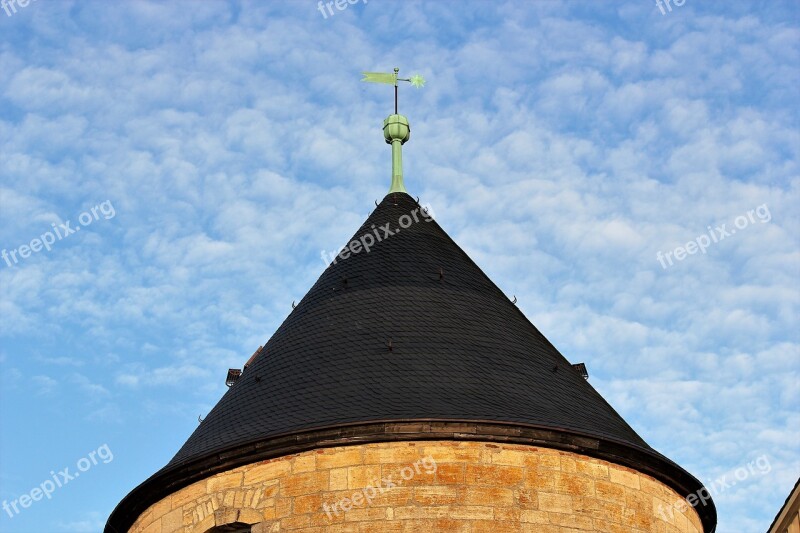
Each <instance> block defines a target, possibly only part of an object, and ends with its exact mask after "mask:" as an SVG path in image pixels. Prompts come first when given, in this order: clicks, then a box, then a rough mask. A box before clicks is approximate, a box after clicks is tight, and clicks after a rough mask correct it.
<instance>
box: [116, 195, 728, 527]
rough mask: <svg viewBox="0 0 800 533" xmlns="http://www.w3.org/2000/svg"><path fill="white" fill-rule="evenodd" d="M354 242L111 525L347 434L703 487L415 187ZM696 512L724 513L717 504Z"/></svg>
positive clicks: (710, 518)
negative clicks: (509, 450) (185, 490)
mask: <svg viewBox="0 0 800 533" xmlns="http://www.w3.org/2000/svg"><path fill="white" fill-rule="evenodd" d="M350 242H351V243H353V242H358V243H360V246H359V245H351V246H350V248H351V250H352V251H350V252H349V255H348V254H347V253H343V254H340V255H341V256H343V257H344V256H346V258H337V259H336V261H335V262H334V263H332V264H331V265H329V266H328V268H327V269H326V270H325V271H324V272H323V274H322V275H321V276H320V278H319V279H318V280H317V282H316V283H315V284H314V286H313V287H312V288H311V290H309V292H308V294H306V295H305V297H304V298H303V299H302V300H301V301H300V302H299V304H298V305H297V306H296V308H295V309H293V310H292V312H291V313H290V314H289V316H288V317H287V318H286V320H285V321H284V322H283V324H282V325H281V326H280V327H279V328H278V330H277V331H276V332H275V334H274V335H273V336H272V338H271V339H270V340H269V341H268V342H267V344H266V345H265V346H264V347H263V348H262V349H261V350H260V352H259V353H258V354H257V355H256V356H255V358H254V359H253V360H252V363H251V364H250V365H249V366H248V367H247V369H246V370H245V371H244V372H243V374H242V376H241V378H240V379H239V380H238V381H237V382H236V383H235V384H234V385H233V386H232V387H231V388H230V389H229V390H228V391H227V392H226V394H225V395H224V396H223V397H222V399H221V400H220V401H219V403H218V404H217V405H216V406H215V407H214V409H213V410H212V411H211V412H210V413H209V414H208V415H207V416H206V418H205V419H204V420H203V422H202V423H201V424H200V425H199V426H198V428H197V429H196V430H195V432H194V433H193V434H192V435H191V437H190V438H189V440H188V441H187V442H186V443H185V444H184V445H183V447H182V448H181V449H180V450H179V451H178V453H177V454H176V455H175V457H174V458H173V459H172V460H171V461H170V463H169V464H168V465H167V466H166V467H165V468H164V469H162V470H161V471H159V472H158V473H156V474H155V475H154V476H152V477H151V478H150V479H149V480H147V481H146V482H145V483H143V484H142V485H140V487H138V488H137V489H136V490H135V491H134V492H132V493H131V494H130V495H129V496H128V497H127V498H126V499H125V500H123V502H122V503H120V505H119V506H118V508H117V510H115V512H114V514H113V515H112V517H111V518H110V519H109V526H111V525H112V524H118V525H121V526H124V525H125V524H127V523H128V522H132V520H133V519H135V516H137V515H136V511H137V510H138V511H139V512H141V511H143V510H144V508H142V505H143V503H142V502H143V501H144V502H147V501H150V503H153V502H154V501H156V499H158V498H159V497H163V496H164V495H166V494H168V493H169V492H170V491H174V490H177V489H178V488H180V487H182V486H185V485H187V484H189V483H190V482H192V481H194V480H197V479H201V478H202V477H204V476H208V475H210V474H212V473H215V472H218V471H222V470H224V469H227V468H232V467H234V466H238V465H240V464H245V463H247V462H252V461H254V460H258V459H263V458H268V457H274V456H278V455H281V454H286V453H292V452H295V451H300V450H304V449H311V448H313V447H318V446H323V445H333V444H336V443H341V442H342V441H344V440H347V439H348V438H351V439H353V441H358V442H369V441H376V440H386V439H387V438H395V439H406V440H408V439H416V438H437V437H439V438H441V435H446V437H445V438H471V439H473V440H501V441H505V442H527V443H532V444H537V445H546V446H552V447H556V448H562V449H569V450H573V451H577V452H579V453H585V454H588V455H593V456H596V457H600V458H604V459H607V460H611V461H614V462H617V463H620V464H624V465H627V466H631V467H632V468H636V469H637V470H639V471H642V472H645V473H648V474H651V475H653V476H654V477H656V478H658V479H660V480H662V481H663V482H665V483H666V484H667V485H669V486H671V487H673V488H675V489H676V490H677V491H678V492H679V493H680V494H684V495H686V494H690V493H692V492H695V491H697V490H699V488H701V487H702V485H701V484H700V483H699V482H698V481H697V480H696V479H695V478H693V477H692V476H691V475H690V474H688V473H687V472H686V471H684V470H683V469H681V468H680V467H679V466H677V465H676V464H675V463H673V462H671V461H670V460H669V459H667V458H665V457H664V456H662V455H661V454H659V453H657V452H655V451H654V450H652V449H651V448H650V447H649V446H648V445H647V444H646V443H645V442H644V440H642V438H641V437H639V435H637V434H636V432H635V431H634V430H633V429H632V428H631V427H630V426H629V425H628V424H627V423H626V422H625V421H624V420H623V419H622V417H621V416H620V415H619V414H618V413H617V412H616V411H614V409H613V408H612V407H611V406H610V405H609V404H608V403H607V402H606V401H605V400H604V399H603V398H602V397H601V396H600V394H599V393H598V392H597V391H596V390H595V389H594V388H593V387H592V386H591V385H590V384H589V383H588V381H587V380H586V379H584V378H583V376H582V375H581V374H580V373H579V372H577V371H576V370H575V369H574V368H573V367H572V365H571V364H570V362H568V361H567V360H566V359H565V358H564V357H563V356H562V355H561V354H560V353H559V352H558V350H556V348H555V347H554V346H553V345H552V344H551V343H550V342H549V341H548V340H547V339H546V338H545V337H544V336H543V335H542V334H541V332H539V330H537V329H536V327H535V326H534V325H533V324H531V322H530V321H529V320H528V319H527V318H526V317H525V316H524V315H523V314H522V312H520V310H519V309H518V308H517V306H516V305H515V304H514V303H513V302H512V301H510V300H509V298H508V297H507V296H506V295H505V294H504V293H503V292H502V291H501V290H500V289H499V288H498V287H497V286H496V285H495V284H494V283H492V281H491V280H490V279H489V278H488V277H487V276H486V275H485V274H484V273H483V271H482V270H481V269H480V268H479V267H478V266H477V265H476V264H475V263H474V262H473V261H472V260H471V259H470V258H469V257H468V256H467V255H466V254H465V253H464V251H463V250H461V248H459V246H458V245H457V244H456V243H455V242H454V241H453V240H452V239H451V238H450V237H449V236H448V235H447V233H446V232H445V231H444V230H443V229H442V228H441V227H440V226H439V224H437V222H436V221H435V220H433V219H432V218H431V217H429V216H428V215H427V214H426V213H425V212H424V209H423V208H422V207H421V206H420V205H419V204H418V203H417V201H415V200H414V199H413V198H412V197H411V196H409V195H408V194H406V193H402V192H401V193H390V194H389V195H387V196H386V197H385V198H384V199H383V201H382V202H381V203H380V205H378V206H377V208H376V209H375V210H374V211H373V212H372V214H371V215H370V216H369V217H368V218H367V220H366V222H364V224H363V225H362V226H361V228H359V230H358V231H357V232H356V233H355V235H354V236H353V238H352V239H351V240H350ZM367 247H368V248H369V249H367ZM400 423H404V424H406V426H404V427H405V428H406V429H403V430H399V431H400V432H401V435H399V436H398V435H394V436H391V435H389V434H391V433H392V431H393V430H392V428H393V427H395V426H396V425H397V424H400ZM409 423H417V426H418V427H419V431H416V432H415V431H413V430H408V429H407V428H408V424H409ZM448 424H455V426H453V425H448ZM459 424H460V425H459ZM364 428H366V429H364ZM376 428H377V429H376ZM437 428H439V429H437ZM441 428H446V430H443V429H441ZM497 428H500V429H497ZM409 431H410V432H409ZM402 432H408V433H402ZM514 439H517V440H514ZM126 500H127V503H126ZM145 508H146V507H145ZM698 512H699V513H700V514H701V518H702V520H703V522H704V523H705V524H711V523H713V522H715V520H716V519H715V511H714V507H713V503H711V504H710V505H706V506H704V507H702V508H698ZM709 529H710V528H709ZM113 530H114V529H110V530H109V531H113Z"/></svg>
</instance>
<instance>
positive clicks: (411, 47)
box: [0, 0, 800, 533]
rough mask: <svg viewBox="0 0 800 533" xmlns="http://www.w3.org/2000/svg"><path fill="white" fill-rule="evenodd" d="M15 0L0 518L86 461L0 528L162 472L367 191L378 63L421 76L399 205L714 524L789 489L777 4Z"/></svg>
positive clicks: (795, 439)
mask: <svg viewBox="0 0 800 533" xmlns="http://www.w3.org/2000/svg"><path fill="white" fill-rule="evenodd" d="M673 4H674V0H673ZM16 9H17V11H16V13H13V12H12V14H11V16H8V15H6V13H5V12H4V11H0V143H2V144H1V145H2V150H0V247H2V249H4V250H6V251H12V250H13V251H16V253H17V255H16V256H10V255H9V256H7V257H8V260H6V259H5V258H4V259H2V260H0V289H1V292H0V294H2V297H1V298H0V316H2V320H0V368H1V369H2V386H1V387H0V417H1V419H2V426H1V427H2V429H1V430H0V500H8V501H11V500H14V499H18V498H19V497H20V496H21V495H24V494H29V495H30V494H31V491H32V489H34V488H36V487H40V486H42V484H43V483H44V482H45V481H47V480H51V479H54V478H55V479H58V480H59V481H61V476H59V474H58V472H59V471H62V470H63V469H64V468H69V469H70V472H73V473H74V472H76V471H78V467H80V466H83V467H86V468H85V470H84V471H83V472H80V473H81V476H80V477H79V478H74V479H72V480H70V481H69V482H68V483H67V484H65V485H63V486H61V487H57V488H55V489H54V490H53V491H52V493H51V495H50V498H49V499H48V498H43V499H41V500H39V501H35V502H32V503H31V502H29V504H30V506H29V507H27V508H24V509H20V512H19V513H18V514H14V515H13V517H10V516H9V514H8V513H7V512H5V511H0V531H4V532H5V531H8V532H14V533H17V532H20V533H23V532H25V533H27V532H30V533H41V532H45V533H48V532H61V531H75V532H79V531H100V530H101V528H102V526H103V524H104V523H105V520H106V518H107V516H108V514H109V513H110V512H111V510H112V509H113V507H114V506H115V505H116V504H117V503H118V501H119V500H120V499H121V498H122V497H123V496H124V495H125V494H127V493H128V492H129V491H130V490H131V489H132V488H133V487H134V486H136V485H137V484H139V483H140V482H141V481H143V480H144V479H145V478H147V477H148V476H150V475H151V474H152V473H154V472H155V471H156V470H158V469H159V468H161V467H162V466H163V465H164V464H166V463H167V461H169V459H170V458H171V457H172V455H173V454H174V453H175V452H176V451H177V450H178V448H179V447H180V445H181V444H182V443H183V442H184V441H185V440H186V438H188V436H189V435H190V434H191V432H192V431H193V430H194V429H195V427H196V426H197V423H198V422H197V419H198V416H204V415H205V414H206V413H207V412H208V411H209V410H210V409H211V407H212V406H213V405H214V404H215V403H216V401H217V400H218V399H219V398H220V397H221V395H222V394H223V393H224V392H225V385H224V378H225V373H226V370H227V369H228V368H230V367H241V366H242V364H243V363H244V362H245V361H246V360H247V358H248V357H249V356H250V354H252V353H253V351H254V350H255V349H256V348H257V347H258V346H259V345H261V344H264V343H265V342H266V340H267V339H268V338H269V337H270V335H271V334H272V333H273V332H274V331H275V329H276V328H277V327H278V325H279V324H280V323H281V322H282V321H283V319H284V318H285V317H286V316H287V314H288V313H289V312H290V310H291V303H292V301H293V300H299V299H300V298H301V297H302V296H303V295H304V294H305V292H306V291H307V290H308V289H309V288H310V287H311V285H312V284H313V282H314V281H315V280H316V279H317V277H318V276H319V275H320V273H321V272H322V270H323V269H324V264H323V261H322V260H321V258H320V253H321V252H322V251H323V250H325V251H329V250H333V249H334V248H337V247H339V246H342V245H344V244H345V243H346V241H347V239H348V238H349V237H350V236H351V235H352V234H353V233H354V232H355V231H356V229H357V228H358V226H359V225H360V223H361V222H362V221H363V220H364V219H365V218H366V216H367V214H368V213H369V212H370V211H371V209H372V208H373V207H374V203H373V202H374V200H375V199H380V198H382V197H383V195H384V194H385V191H386V190H387V189H388V186H389V176H390V170H389V169H390V151H389V148H388V147H387V146H386V145H385V143H384V141H383V137H382V133H381V125H382V120H383V119H384V118H385V116H386V115H388V114H389V113H390V112H391V105H392V95H391V89H390V88H389V87H383V86H377V85H367V84H363V83H360V82H359V79H360V75H359V72H360V71H362V70H386V71H389V70H391V68H392V67H394V66H399V67H401V69H402V70H401V73H402V74H412V73H416V72H419V73H420V74H422V75H423V76H425V78H426V79H427V85H426V86H425V88H424V89H421V90H419V91H416V90H414V89H412V88H410V87H404V88H402V91H401V92H402V94H401V99H400V107H401V112H403V113H405V114H406V115H407V116H408V117H409V120H410V123H411V128H412V138H411V141H410V142H409V143H408V144H406V146H405V148H404V164H405V170H406V186H407V188H408V189H409V191H410V192H411V193H412V194H413V195H415V196H417V195H418V196H419V197H420V199H421V201H422V202H423V203H429V204H430V205H431V206H432V207H433V209H434V212H435V213H436V218H437V220H438V222H439V223H440V224H441V225H442V227H444V229H445V230H446V231H448V233H449V234H450V235H451V236H452V237H453V238H454V239H455V240H456V242H458V243H459V244H460V245H461V246H462V247H463V248H464V249H465V250H466V251H467V253H468V254H469V255H470V256H471V257H472V258H473V259H474V260H475V261H476V262H477V263H478V265H480V266H481V267H482V268H483V269H484V270H485V272H486V273H487V274H488V275H489V276H490V277H491V278H492V279H493V280H494V281H495V282H496V283H497V284H498V285H499V286H500V288H501V289H503V290H504V291H505V292H507V293H508V294H509V295H516V297H517V299H518V305H519V307H520V309H521V310H522V311H523V312H524V313H525V314H526V315H527V316H528V317H529V318H530V319H531V321H532V322H533V323H534V324H536V325H537V326H538V327H539V328H540V329H541V330H542V332H543V333H544V334H545V335H546V336H547V337H548V338H549V339H550V340H551V341H552V342H553V343H554V344H555V346H556V347H558V348H559V350H560V351H561V352H562V353H563V354H564V355H565V357H567V358H568V359H569V360H570V361H572V362H579V361H583V362H585V363H586V364H587V366H588V369H589V372H590V375H591V377H590V382H591V383H592V385H593V386H594V387H596V388H597V389H598V390H599V391H600V392H601V393H602V394H603V395H604V396H605V397H606V399H608V400H609V402H610V403H611V404H612V405H613V406H614V407H615V408H616V409H617V410H618V411H619V412H620V413H621V414H622V415H623V417H624V418H625V419H626V420H627V421H628V422H629V423H630V424H631V425H632V426H633V427H634V428H635V429H636V430H637V431H638V432H639V433H640V434H641V435H642V436H643V438H644V439H645V440H646V441H648V443H649V444H650V445H652V446H653V447H654V448H656V449H657V450H659V451H661V452H662V453H664V454H665V455H667V456H668V457H670V458H671V459H673V460H674V461H676V462H677V463H678V464H680V465H681V466H683V467H684V468H686V469H687V470H689V471H690V472H691V473H693V474H694V475H695V476H697V477H698V478H699V479H700V480H702V481H703V482H705V483H706V484H708V485H709V486H713V485H714V484H716V486H717V487H718V488H719V490H717V493H716V494H715V501H716V504H717V508H718V512H719V515H720V521H719V523H720V527H719V529H718V531H720V532H723V533H724V532H736V533H738V532H756V531H763V530H765V529H766V527H767V526H768V525H769V523H770V521H771V520H772V518H773V517H774V515H775V513H776V512H777V510H778V508H779V507H780V505H781V504H782V503H783V500H784V498H785V497H786V495H787V494H788V492H789V490H790V488H791V487H792V485H793V484H794V482H795V480H796V479H797V477H798V475H800V414H798V408H797V406H798V405H800V378H799V376H800V363H799V362H798V361H800V349H798V346H799V343H800V336H799V335H798V331H799V330H800V328H798V327H797V326H798V303H800V299H799V298H798V295H799V293H800V286H799V285H800V284H799V283H798V281H799V280H800V246H798V244H799V242H798V240H799V237H798V235H800V231H799V230H800V217H799V215H800V209H798V206H800V194H799V190H798V189H799V187H800V173H799V172H798V151H800V132H799V128H798V126H799V125H800V124H799V121H798V115H799V114H800V107H799V106H798V105H797V102H798V101H800V100H799V99H798V97H799V96H800V94H798V92H799V91H798V87H800V4H798V3H797V2H796V1H786V2H756V1H753V2H744V1H724V2H723V1H720V2H707V1H700V0H686V1H685V4H684V5H682V6H680V7H678V6H674V5H673V6H672V11H668V10H666V9H665V12H664V13H663V14H662V12H661V11H660V9H659V8H658V7H657V6H656V4H655V2H654V1H650V0H635V1H628V2H610V1H609V2H600V1H598V2H589V1H585V2H577V1H576V2H557V1H554V2H544V1H542V2H535V3H533V2H524V1H521V0H519V1H511V2H500V1H475V2H458V3H457V2H447V1H436V2H434V1H426V2H414V1H403V2H400V1H394V0H369V2H359V3H357V4H354V5H348V7H346V9H344V10H341V11H339V10H335V9H336V8H335V7H334V10H335V13H334V15H330V14H329V15H328V16H327V18H324V17H323V15H322V14H321V13H320V11H318V9H317V3H316V2H315V1H313V0H296V1H291V2H270V3H268V2H258V3H256V2H252V3H229V2H216V1H203V2H199V1H198V2H170V3H159V2H143V1H142V2H139V1H136V2H134V1H124V2H122V1H121V2H107V1H102V2H101V1H95V2H91V1H81V2H73V1H54V0H38V1H35V2H32V3H31V4H30V5H28V6H26V7H21V6H17V7H16ZM92 208H94V213H92ZM112 213H113V214H112ZM67 222H68V223H69V224H67ZM82 222H86V224H82ZM723 224H725V225H726V226H725V227H724V228H721V226H722V225H723ZM62 225H64V226H67V227H69V228H70V229H69V232H72V233H69V234H68V235H67V234H66V233H68V231H67V230H66V229H65V227H63V226H62ZM77 227H80V228H81V229H80V230H79V231H76V229H77ZM718 227H720V231H719V232H718V231H717V228H718ZM731 230H736V231H735V232H731ZM54 231H58V235H59V236H60V238H57V237H56V236H55V235H53V234H52V232H54ZM48 232H51V237H46V236H45V237H42V236H43V235H45V234H46V233H48ZM62 233H63V234H64V235H62ZM723 233H728V235H726V236H725V237H724V238H722V239H721V240H720V238H719V237H720V236H721V235H722V234H723ZM704 236H708V237H704ZM712 236H713V238H714V240H715V241H716V242H713V241H712V242H710V243H709V244H707V245H705V246H703V248H704V251H703V252H701V251H699V249H698V248H697V245H699V244H703V243H705V242H706V240H710V239H711V238H712ZM35 239H38V240H40V241H41V240H42V239H44V240H53V243H52V244H49V243H48V246H49V248H50V249H49V250H47V248H46V247H44V244H43V243H39V244H36V243H32V241H34V240H35ZM690 241H691V242H694V243H695V245H689V246H687V243H689V242H690ZM23 246H28V247H35V248H38V249H39V250H38V251H33V250H27V249H21V247H23ZM678 247H683V249H684V252H683V253H681V251H680V250H676V249H678ZM689 249H694V253H693V254H689V253H688V251H690V250H689ZM687 250H688V251H687ZM23 252H24V255H25V257H22V254H23ZM659 253H661V255H660V256H659V255H658V254H659ZM665 254H671V255H669V256H667V255H665ZM658 257H661V258H662V259H661V260H659V259H658ZM666 257H669V261H668V260H667V259H665V258H666ZM681 258H682V259H681ZM14 259H16V260H14ZM670 262H672V264H671V265H670V264H669V263H670ZM664 265H666V268H665V267H664ZM758 460H760V462H759V463H758V465H761V467H759V468H755V467H753V465H756V461H758ZM767 464H768V465H769V466H768V467H766V466H765V465H767ZM87 465H90V466H88V467H87ZM747 465H751V466H750V468H749V469H748V466H747ZM742 468H744V471H745V472H746V475H745V476H743V479H739V480H737V479H736V473H737V471H738V472H739V477H742V475H741V472H742V470H737V469H742ZM51 471H52V472H53V474H51ZM723 476H727V478H726V479H727V480H728V485H729V486H725V485H726V483H724V482H721V481H720V480H722V479H723ZM730 481H733V482H735V483H734V484H733V485H730ZM39 496H40V497H41V495H39Z"/></svg>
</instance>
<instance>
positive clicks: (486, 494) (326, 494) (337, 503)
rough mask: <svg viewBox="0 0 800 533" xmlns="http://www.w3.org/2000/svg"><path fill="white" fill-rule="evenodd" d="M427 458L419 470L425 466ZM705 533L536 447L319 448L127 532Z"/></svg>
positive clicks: (209, 486) (212, 482)
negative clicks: (236, 526)
mask: <svg viewBox="0 0 800 533" xmlns="http://www.w3.org/2000/svg"><path fill="white" fill-rule="evenodd" d="M423 460H424V462H423ZM233 520H235V521H238V522H244V523H247V524H253V531H254V532H255V533H274V532H283V531H290V532H292V533H366V532H373V531H384V532H389V533H406V532H409V533H410V532H417V531H446V532H463V533H477V532H484V531H485V532H490V533H504V532H526V531H535V532H537V533H579V532H588V531H594V532H606V533H616V532H625V533H630V532H652V531H663V532H669V533H700V532H702V527H701V524H700V520H699V517H698V516H697V514H696V513H695V512H694V511H693V510H692V509H691V508H690V507H689V506H688V505H687V504H686V502H685V501H684V500H683V499H681V497H680V496H679V495H678V494H677V493H675V492H674V491H673V490H672V489H670V488H668V487H666V486H665V485H663V484H661V483H660V482H658V481H656V480H655V479H653V478H651V477H649V476H646V475H644V474H641V473H639V472H636V471H635V470H632V469H630V468H626V467H622V466H619V465H615V464H612V463H609V462H607V461H602V460H599V459H594V458H590V457H585V456H581V455H577V454H573V453H569V452H564V451H555V450H550V449H547V448H541V447H527V446H521V445H506V444H502V445H500V444H493V443H481V442H470V441H429V442H394V443H381V444H365V445H354V446H343V447H333V448H326V449H323V450H314V451H309V452H305V453H300V454H295V455H292V456H288V457H285V458H277V459H271V460H269V461H262V462H259V463H255V464H251V465H245V466H242V467H237V468H236V469H235V470H231V471H230V472H225V473H221V474H217V475H214V476H210V477H209V478H208V479H205V480H203V481H199V482H197V483H194V484H192V485H189V486H188V487H185V488H183V489H181V490H179V491H177V492H175V493H174V494H172V495H170V496H169V497H167V498H165V499H164V500H161V501H160V502H158V503H156V504H154V505H152V506H151V507H150V508H149V509H147V510H146V511H145V512H144V513H142V515H141V516H140V517H139V519H138V520H137V521H136V523H135V524H134V525H133V527H132V528H131V530H130V533H204V532H205V531H206V530H207V529H209V528H211V527H213V526H214V525H215V524H216V525H219V524H224V523H229V522H231V521H233Z"/></svg>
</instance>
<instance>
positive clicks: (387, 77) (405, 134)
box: [361, 68, 425, 193]
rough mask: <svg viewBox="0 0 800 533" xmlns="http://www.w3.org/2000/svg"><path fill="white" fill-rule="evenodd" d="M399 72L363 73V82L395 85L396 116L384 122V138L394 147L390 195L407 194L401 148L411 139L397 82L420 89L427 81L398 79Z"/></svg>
mask: <svg viewBox="0 0 800 533" xmlns="http://www.w3.org/2000/svg"><path fill="white" fill-rule="evenodd" d="M399 72H400V69H399V68H395V69H394V73H386V72H362V74H363V75H364V77H363V78H362V79H361V81H367V82H372V83H385V84H387V85H394V114H393V115H389V116H388V117H387V118H386V120H384V121H383V137H384V139H386V144H391V145H392V185H391V188H390V189H389V192H390V193H393V192H407V191H406V188H405V186H404V185H403V153H402V149H401V147H402V146H403V144H405V143H406V141H408V139H409V138H410V137H411V128H410V126H409V124H408V119H407V118H406V117H404V116H403V115H400V114H398V112H397V82H398V81H407V82H409V83H411V85H413V86H414V87H416V88H418V89H419V88H420V87H423V86H424V85H425V79H424V78H423V77H422V76H420V75H419V74H415V75H414V76H411V77H410V78H400V77H398V73H399Z"/></svg>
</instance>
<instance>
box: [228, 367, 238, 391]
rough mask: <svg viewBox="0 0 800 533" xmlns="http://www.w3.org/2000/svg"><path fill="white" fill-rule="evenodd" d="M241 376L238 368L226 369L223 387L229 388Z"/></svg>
mask: <svg viewBox="0 0 800 533" xmlns="http://www.w3.org/2000/svg"><path fill="white" fill-rule="evenodd" d="M241 375H242V371H241V370H239V369H238V368H229V369H228V377H226V378H225V385H227V386H228V387H230V386H231V385H233V384H234V383H236V382H237V381H238V380H239V378H240V377H241Z"/></svg>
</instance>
